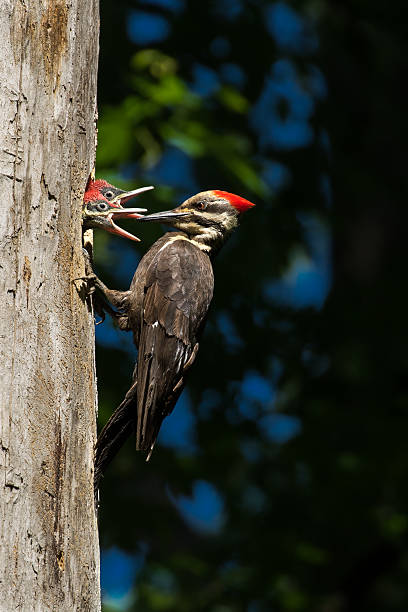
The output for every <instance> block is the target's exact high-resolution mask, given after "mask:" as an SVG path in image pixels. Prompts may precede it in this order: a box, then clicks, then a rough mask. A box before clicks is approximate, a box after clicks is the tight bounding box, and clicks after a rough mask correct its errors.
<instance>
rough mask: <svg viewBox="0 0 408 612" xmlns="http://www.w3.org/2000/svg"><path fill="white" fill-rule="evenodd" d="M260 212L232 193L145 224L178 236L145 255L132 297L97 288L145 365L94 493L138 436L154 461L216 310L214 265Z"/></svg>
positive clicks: (99, 457) (107, 446)
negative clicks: (252, 212)
mask: <svg viewBox="0 0 408 612" xmlns="http://www.w3.org/2000/svg"><path fill="white" fill-rule="evenodd" d="M252 206H254V205H253V204H252V203H251V202H249V201H248V200H245V199H244V198H241V197H239V196H236V195H234V194H231V193H228V192H226V191H219V190H213V191H204V192H202V193H198V194H197V195H195V196H193V197H191V198H189V199H188V200H186V201H185V202H183V204H181V205H180V206H179V207H177V208H175V209H173V210H171V211H165V212H160V213H157V214H152V215H147V216H144V217H141V218H140V219H139V222H143V223H144V222H151V221H156V222H159V223H163V224H166V225H169V226H172V227H173V228H175V229H176V230H178V231H176V232H169V233H167V234H165V235H164V236H162V237H161V238H159V239H158V240H157V241H156V242H155V243H154V244H153V246H152V247H151V249H150V250H149V251H148V252H147V253H146V254H145V255H144V257H143V258H142V260H141V261H140V263H139V266H138V268H137V270H136V272H135V275H134V277H133V280H132V283H131V285H130V288H129V290H128V291H114V290H110V289H108V288H107V287H106V286H105V285H104V284H103V283H102V282H101V281H100V280H99V279H98V278H97V277H96V276H93V280H94V283H95V285H96V286H97V287H98V288H99V289H100V290H101V291H102V292H103V293H104V295H105V297H106V298H107V300H108V301H109V302H110V303H111V304H112V306H114V307H115V308H117V309H118V314H117V318H118V320H119V326H120V328H121V329H125V330H132V332H133V339H134V343H135V345H136V346H137V347H138V358H137V363H136V367H135V370H134V373H133V381H132V386H131V387H130V389H129V391H128V392H127V394H126V396H125V398H124V400H123V401H122V403H121V404H120V405H119V406H118V408H117V409H116V410H115V412H114V413H113V414H112V416H111V418H110V419H109V421H108V422H107V424H106V425H105V427H104V428H103V430H102V431H101V433H100V435H99V437H98V441H97V444H96V455H95V486H96V488H97V487H98V483H99V479H100V477H101V476H102V474H103V472H104V471H105V468H106V466H107V465H108V464H109V463H110V461H111V460H112V459H113V457H114V456H115V454H116V452H117V451H118V450H119V448H120V447H121V446H122V444H123V443H124V441H125V440H126V439H127V437H128V436H129V435H130V434H131V433H132V431H133V430H134V429H135V430H136V449H137V450H142V451H146V452H147V453H148V454H147V460H148V459H149V458H150V455H151V453H152V450H153V447H154V444H155V441H156V438H157V435H158V433H159V429H160V426H161V424H162V422H163V419H164V418H165V417H166V416H167V415H169V414H170V413H171V412H172V410H173V408H174V406H175V404H176V402H177V399H178V397H179V395H180V393H181V391H182V390H183V387H184V378H185V374H186V372H187V371H188V369H189V368H190V367H191V366H192V364H193V362H194V360H195V357H196V355H197V351H198V340H199V338H200V335H201V332H202V330H203V326H204V323H205V319H206V315H207V311H208V308H209V306H210V303H211V299H212V295H213V287H214V276H213V269H212V264H211V259H212V257H213V256H214V254H215V253H216V252H217V251H218V250H219V249H220V247H221V246H222V244H223V242H224V241H225V240H226V238H227V237H228V236H229V235H230V233H231V232H232V231H233V230H234V228H235V227H236V226H237V225H238V218H239V215H240V213H242V212H244V211H245V210H247V209H249V208H251V207H252Z"/></svg>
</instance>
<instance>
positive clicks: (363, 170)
mask: <svg viewBox="0 0 408 612" xmlns="http://www.w3.org/2000/svg"><path fill="white" fill-rule="evenodd" d="M405 7H406V3H402V2H399V1H395V2H392V3H385V2H383V1H382V0H374V1H371V2H367V1H365V0H359V1H357V0H355V1H347V0H342V1H341V2H336V1H331V2H330V1H328V0H309V1H306V0H304V1H301V0H299V1H298V2H293V3H285V2H263V1H261V0H242V1H239V0H218V1H215V0H214V1H208V2H198V1H192V0H148V1H145V2H142V1H139V2H136V1H133V2H132V1H131V0H128V1H125V0H115V1H113V0H104V2H102V3H101V54H100V69H99V113H100V121H99V146H98V159H97V175H98V176H99V177H104V178H107V179H108V180H111V181H112V182H114V183H115V184H117V185H118V186H120V187H123V188H128V187H129V188H135V187H137V186H140V185H147V184H153V185H155V186H156V190H155V191H154V192H149V193H147V194H145V195H143V196H141V197H140V199H139V201H138V203H137V204H136V203H135V204H134V205H140V206H147V207H148V208H149V210H150V211H151V212H152V211H155V210H160V209H162V210H163V209H167V208H173V207H174V206H176V205H177V204H178V203H180V202H181V201H183V200H184V199H185V198H186V197H188V196H189V195H192V194H193V193H196V192H198V191H202V190H205V189H211V188H218V189H225V190H228V191H232V192H234V193H238V194H239V195H242V196H243V197H246V198H248V199H250V200H252V201H253V202H255V203H256V208H255V209H253V210H251V211H250V212H248V213H247V214H246V215H244V216H243V218H242V223H241V226H240V228H239V229H238V230H237V231H236V233H235V235H234V236H233V238H232V239H231V240H230V241H229V243H228V244H227V245H226V246H225V247H224V249H223V251H222V252H221V253H220V255H219V257H218V259H217V260H216V262H215V277H216V289H215V298H214V302H213V305H212V309H211V312H210V316H209V320H208V324H207V327H206V330H205V334H204V337H203V339H202V343H201V347H200V352H199V356H198V359H197V362H196V365H195V367H194V369H193V371H192V373H191V376H190V379H189V383H188V385H187V388H186V391H185V392H184V394H183V396H182V398H181V399H180V401H179V403H178V405H177V407H176V409H175V411H174V413H173V414H172V415H171V416H170V417H169V418H168V419H166V421H165V423H164V425H163V427H162V431H161V434H160V437H159V442H158V444H157V445H156V449H155V451H154V453H153V456H152V459H151V461H150V463H149V464H146V463H145V462H144V459H143V457H142V456H141V455H139V454H137V453H136V452H135V451H134V441H133V440H132V441H130V442H129V443H128V445H127V446H126V447H125V448H124V449H123V450H122V451H121V452H120V454H119V455H118V457H117V458H116V460H115V462H114V463H113V464H112V466H111V467H110V469H109V471H108V474H107V476H106V478H105V479H104V481H103V483H102V488H101V510H100V534H101V545H102V586H103V589H104V610H105V611H106V612H107V611H108V610H109V611H111V610H132V611H133V610H138V612H150V611H164V612H167V611H169V612H176V611H177V612H189V611H199V610H203V611H204V610H205V611H211V612H241V611H247V612H266V611H276V612H280V611H282V612H298V611H299V612H301V611H309V610H317V611H318V612H349V611H359V612H361V611H365V610H367V611H370V612H388V611H398V612H399V611H401V612H402V611H404V612H405V611H406V610H408V587H407V582H408V580H407V579H408V555H407V546H406V545H407V532H408V506H407V501H408V500H407V497H408V493H407V474H408V453H407V433H408V389H407V383H406V379H407V366H408V358H407V341H408V338H407V326H406V316H407V288H406V286H407V283H406V270H405V269H406V248H405V245H406V238H405V237H406V207H407V201H406V199H407V171H406V168H407V156H406V148H407V125H408V122H407V117H406V115H407V103H406V98H405V95H404V94H405V88H406V80H407V75H408V70H407V69H408V66H407V64H408V60H407V58H408V38H407V33H408V32H407V30H408V26H407V24H408V14H407V13H408V11H407V9H406V8H405ZM129 227H130V226H129ZM131 228H132V229H131V231H133V232H136V233H138V234H139V236H140V237H141V238H142V242H141V243H140V245H136V244H135V243H131V242H129V241H125V240H123V239H121V238H119V237H114V236H112V237H111V236H109V235H108V234H104V233H102V232H99V233H98V232H95V233H96V234H97V235H96V245H95V250H96V266H97V271H98V273H99V274H100V276H101V277H102V278H103V280H105V282H106V283H107V284H108V285H109V286H111V287H114V288H121V289H125V288H127V287H128V285H129V282H130V280H131V278H132V275H133V272H134V269H135V267H136V265H137V262H138V260H139V259H140V257H141V255H142V254H143V253H144V252H145V250H146V249H147V248H149V247H150V245H151V244H152V242H153V240H154V239H156V238H157V237H158V236H159V235H160V234H161V232H162V228H160V226H155V227H153V226H149V225H148V226H146V225H143V227H142V226H140V229H139V228H138V227H137V226H136V225H135V224H134V223H133V225H132V226H131ZM97 337H98V347H97V369H98V380H99V407H100V424H101V425H102V424H103V423H104V422H105V421H106V420H107V418H108V417H109V415H110V414H111V412H112V411H113V409H114V408H115V407H116V406H117V405H118V404H119V403H120V401H121V399H122V397H123V394H124V392H125V391H126V389H127V387H128V386H129V383H130V377H131V371H132V367H133V362H134V359H135V351H134V349H133V346H132V342H131V337H130V335H128V334H125V333H120V332H118V331H116V330H115V329H114V328H113V326H112V325H111V324H110V323H109V322H105V323H104V324H103V325H101V326H99V327H97Z"/></svg>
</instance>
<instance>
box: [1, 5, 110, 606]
mask: <svg viewBox="0 0 408 612" xmlns="http://www.w3.org/2000/svg"><path fill="white" fill-rule="evenodd" d="M98 10H99V9H98V2H97V0H69V2H68V0H32V1H31V2H29V3H27V2H25V1H24V0H3V1H2V2H1V6H0V117H1V122H0V186H1V201H0V241H1V253H2V255H1V260H0V296H1V317H0V610H5V611H7V612H9V611H11V610H19V611H21V612H24V611H28V612H37V611H38V612H47V611H49V610H58V611H65V610H67V611H68V610H69V611H72V610H81V611H85V612H86V611H88V610H89V611H92V612H95V611H98V610H100V589H99V547H98V534H97V521H96V516H95V511H94V506H93V464H92V458H93V446H94V443H95V435H96V425H95V417H96V407H97V398H96V386H95V365H94V330H93V318H92V313H91V312H90V311H89V308H88V305H87V303H86V301H85V300H84V299H83V298H81V295H80V294H79V293H78V291H77V288H76V284H75V283H73V279H75V278H77V277H79V276H81V275H82V274H83V273H84V263H83V257H82V247H81V200H82V193H83V189H84V187H85V184H86V180H87V177H88V174H89V172H90V170H91V168H92V166H93V161H94V150H95V118H96V76H97V57H98V35H99V14H98Z"/></svg>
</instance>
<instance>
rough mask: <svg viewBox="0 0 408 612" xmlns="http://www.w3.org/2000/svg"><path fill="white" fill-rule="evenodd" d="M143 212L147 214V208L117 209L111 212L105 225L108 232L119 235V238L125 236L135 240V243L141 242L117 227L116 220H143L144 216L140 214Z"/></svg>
mask: <svg viewBox="0 0 408 612" xmlns="http://www.w3.org/2000/svg"><path fill="white" fill-rule="evenodd" d="M141 212H146V208H117V209H115V210H111V211H110V212H109V214H108V215H107V217H106V223H105V224H104V225H105V229H106V231H108V232H111V233H112V234H117V235H118V236H123V238H129V239H130V240H135V242H140V238H138V237H137V236H134V235H133V234H131V233H130V232H127V231H126V230H124V229H122V228H121V227H119V226H118V225H116V223H115V221H114V219H115V220H116V219H143V215H141V214H139V213H141Z"/></svg>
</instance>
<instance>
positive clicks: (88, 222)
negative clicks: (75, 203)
mask: <svg viewBox="0 0 408 612" xmlns="http://www.w3.org/2000/svg"><path fill="white" fill-rule="evenodd" d="M150 189H153V187H140V188H139V189H134V190H133V191H123V190H122V189H118V188H117V187H114V186H113V185H109V183H107V182H106V181H103V180H97V181H90V182H89V183H88V186H87V188H86V191H85V193H84V206H83V211H82V218H83V227H84V229H88V228H96V227H100V228H102V229H104V230H106V231H107V232H111V233H112V234H118V235H119V236H123V237H124V238H129V239H130V240H135V241H137V242H140V238H137V236H133V234H130V233H129V232H127V231H125V230H124V229H122V228H121V227H119V226H118V225H116V224H115V222H114V219H115V220H116V219H139V218H140V217H141V216H142V215H141V214H140V213H143V212H146V208H123V206H122V202H127V201H128V200H130V199H131V198H133V197H135V196H136V195H139V194H140V193H143V192H144V191H149V190H150Z"/></svg>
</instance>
